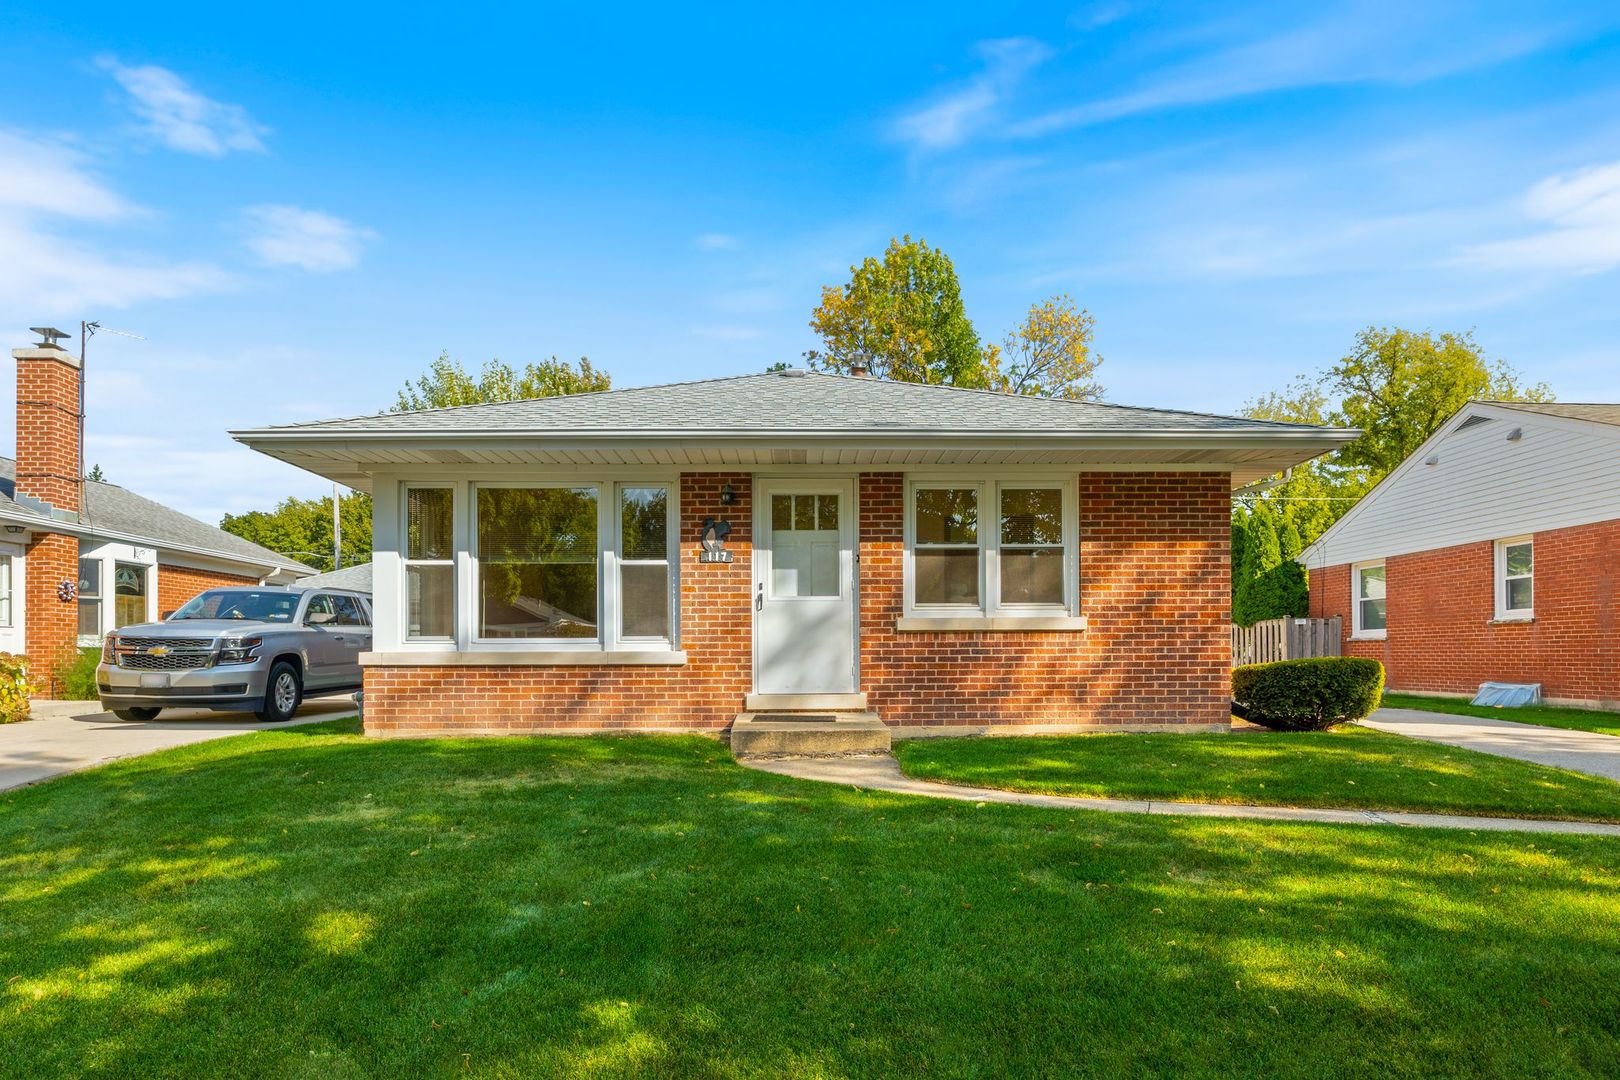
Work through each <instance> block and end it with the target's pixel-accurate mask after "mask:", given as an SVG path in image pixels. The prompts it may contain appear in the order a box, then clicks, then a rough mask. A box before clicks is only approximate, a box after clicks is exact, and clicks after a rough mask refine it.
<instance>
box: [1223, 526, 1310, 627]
mask: <svg viewBox="0 0 1620 1080" xmlns="http://www.w3.org/2000/svg"><path fill="white" fill-rule="evenodd" d="M1234 529H1235V531H1237V532H1239V533H1241V535H1242V537H1243V538H1242V540H1241V541H1239V542H1238V543H1237V544H1235V545H1234V546H1235V547H1238V548H1240V549H1241V560H1240V561H1236V562H1234V573H1233V594H1232V621H1233V622H1235V623H1237V624H1238V625H1239V626H1252V625H1254V624H1255V623H1257V622H1260V621H1261V620H1263V619H1278V618H1285V617H1299V616H1303V615H1304V614H1305V613H1306V606H1307V602H1308V588H1307V581H1306V575H1305V568H1304V567H1303V566H1301V565H1300V564H1299V563H1297V562H1295V561H1294V558H1296V557H1297V556H1298V555H1299V552H1300V551H1301V550H1302V545H1301V543H1300V538H1299V531H1298V530H1297V529H1295V528H1294V527H1293V525H1292V524H1291V523H1290V522H1288V521H1287V520H1285V519H1283V518H1281V517H1280V516H1279V515H1278V514H1277V512H1276V511H1275V510H1274V509H1273V508H1272V507H1271V505H1269V504H1267V503H1261V504H1260V505H1259V506H1257V507H1256V508H1255V509H1254V510H1253V511H1252V512H1243V513H1241V514H1240V515H1239V517H1238V519H1237V520H1236V521H1235V522H1234ZM1290 552H1291V553H1292V554H1290Z"/></svg>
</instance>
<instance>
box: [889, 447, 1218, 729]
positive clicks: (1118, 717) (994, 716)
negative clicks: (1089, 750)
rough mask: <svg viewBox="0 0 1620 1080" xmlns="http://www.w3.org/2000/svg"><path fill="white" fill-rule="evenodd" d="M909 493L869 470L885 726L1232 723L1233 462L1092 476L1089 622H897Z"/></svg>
mask: <svg viewBox="0 0 1620 1080" xmlns="http://www.w3.org/2000/svg"><path fill="white" fill-rule="evenodd" d="M903 491H904V486H903V478H902V477H901V476H900V475H899V474H897V473H878V474H868V475H865V476H862V477H861V687H862V689H864V690H865V691H866V692H867V696H868V700H869V701H870V703H871V705H872V707H873V708H874V709H875V710H876V711H877V712H878V713H879V714H880V715H881V716H882V717H883V719H884V720H885V721H886V722H887V723H889V724H892V725H896V726H899V727H902V728H904V727H918V726H935V725H948V726H961V727H1001V726H1028V725H1043V724H1063V725H1088V726H1089V725H1095V726H1099V727H1122V726H1133V727H1141V726H1160V725H1169V726H1178V727H1181V726H1187V725H1201V724H1215V725H1223V726H1224V725H1226V724H1229V723H1230V692H1229V687H1228V680H1229V671H1230V665H1231V641H1230V636H1229V631H1228V629H1227V626H1228V619H1229V609H1230V580H1229V574H1230V571H1229V563H1228V558H1229V544H1230V539H1231V494H1230V491H1231V488H1230V483H1229V478H1228V476H1227V474H1225V473H1082V474H1081V475H1080V478H1079V504H1080V505H1079V511H1080V537H1081V542H1080V610H1081V613H1082V614H1084V615H1085V616H1086V618H1087V620H1088V628H1087V629H1086V630H1085V631H1083V632H1078V633H1076V632H1046V633H1024V632H1016V633H988V632H982V633H981V632H973V633H901V632H898V631H896V630H895V628H894V627H895V620H896V619H897V618H899V617H900V615H901V613H902V610H903V604H904V600H903V595H902V587H903V586H902V572H903V571H902V563H901V558H902V544H903V541H902V535H903V534H902V528H903V513H904V506H903Z"/></svg>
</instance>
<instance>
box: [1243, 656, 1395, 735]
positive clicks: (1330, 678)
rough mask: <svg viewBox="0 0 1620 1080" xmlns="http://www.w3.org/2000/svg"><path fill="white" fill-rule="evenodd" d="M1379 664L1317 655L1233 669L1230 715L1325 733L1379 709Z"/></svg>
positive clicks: (1381, 671) (1282, 727)
mask: <svg viewBox="0 0 1620 1080" xmlns="http://www.w3.org/2000/svg"><path fill="white" fill-rule="evenodd" d="M1383 693H1384V665H1383V664H1380V663H1379V662H1378V661H1376V660H1367V659H1363V658H1362V657H1359V656H1318V657H1313V658H1311V659H1309V660H1283V661H1280V662H1278V663H1275V664H1247V665H1245V666H1243V667H1239V668H1233V669H1232V714H1233V715H1234V716H1239V717H1242V718H1243V719H1244V720H1248V721H1251V722H1253V723H1256V724H1259V725H1261V726H1262V727H1268V728H1273V729H1275V730H1277V731H1325V730H1326V729H1328V728H1330V727H1333V726H1335V725H1336V724H1342V723H1344V722H1345V721H1347V720H1360V719H1361V718H1362V717H1364V716H1366V715H1367V714H1368V713H1370V712H1372V711H1373V710H1374V709H1376V708H1378V701H1379V698H1381V697H1382V696H1383Z"/></svg>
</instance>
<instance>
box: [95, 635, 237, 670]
mask: <svg viewBox="0 0 1620 1080" xmlns="http://www.w3.org/2000/svg"><path fill="white" fill-rule="evenodd" d="M213 657H214V639H213V638H160V637H120V638H118V639H117V644H116V645H115V646H114V648H113V662H114V663H116V664H117V665H118V666H119V667H121V668H124V669H125V670H127V671H195V670H196V669H197V668H205V667H207V666H208V665H209V663H210V661H212V660H213Z"/></svg>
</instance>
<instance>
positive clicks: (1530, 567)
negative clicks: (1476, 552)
mask: <svg viewBox="0 0 1620 1080" xmlns="http://www.w3.org/2000/svg"><path fill="white" fill-rule="evenodd" d="M1535 569H1536V566H1535V544H1534V542H1533V541H1532V539H1531V538H1530V537H1528V536H1516V537H1514V538H1512V539H1511V540H1498V541H1497V542H1496V617H1497V618H1498V619H1529V618H1532V617H1534V615H1535Z"/></svg>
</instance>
